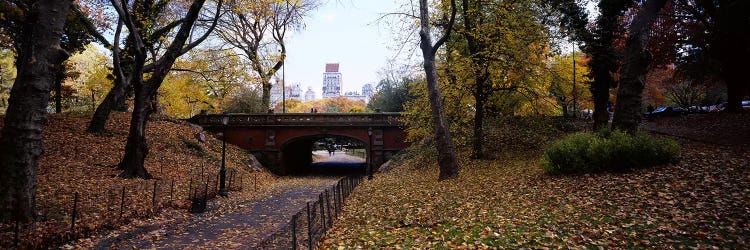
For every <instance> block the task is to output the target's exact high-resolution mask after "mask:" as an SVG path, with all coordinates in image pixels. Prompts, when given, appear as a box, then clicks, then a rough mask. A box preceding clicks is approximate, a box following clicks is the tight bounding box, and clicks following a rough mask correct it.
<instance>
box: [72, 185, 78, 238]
mask: <svg viewBox="0 0 750 250" xmlns="http://www.w3.org/2000/svg"><path fill="white" fill-rule="evenodd" d="M77 213H78V192H76V193H75V194H74V195H73V214H71V215H70V231H72V232H73V233H75V227H76V214H77Z"/></svg>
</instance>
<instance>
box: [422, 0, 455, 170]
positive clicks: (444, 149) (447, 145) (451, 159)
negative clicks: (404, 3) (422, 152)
mask: <svg viewBox="0 0 750 250" xmlns="http://www.w3.org/2000/svg"><path fill="white" fill-rule="evenodd" d="M429 9H430V6H429V5H428V4H427V0H419V24H420V30H419V40H420V46H419V47H420V48H421V50H422V57H423V67H424V71H425V77H426V79H427V89H428V92H429V99H430V109H431V110H432V112H431V113H432V123H433V126H434V127H433V130H434V136H435V146H436V148H437V152H438V165H439V166H440V174H439V176H438V179H439V180H446V179H453V178H457V177H458V161H457V159H456V149H455V148H454V146H453V138H451V131H450V124H449V123H448V122H447V121H446V117H445V110H444V109H443V102H442V97H441V95H440V88H439V87H438V74H437V66H436V63H435V55H436V54H437V52H438V49H440V46H442V45H443V43H445V41H446V39H448V37H450V34H451V30H452V28H453V23H454V21H455V19H456V1H455V0H451V1H450V9H451V10H450V19H449V21H448V24H447V26H446V27H445V33H444V34H443V35H442V36H441V37H440V38H439V39H438V40H437V42H435V44H433V43H432V28H431V26H432V25H431V24H430V12H429Z"/></svg>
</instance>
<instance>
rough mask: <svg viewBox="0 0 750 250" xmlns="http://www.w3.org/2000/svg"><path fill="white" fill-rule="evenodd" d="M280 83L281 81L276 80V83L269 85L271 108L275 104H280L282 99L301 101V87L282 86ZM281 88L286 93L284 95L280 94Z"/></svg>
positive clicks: (295, 85)
mask: <svg viewBox="0 0 750 250" xmlns="http://www.w3.org/2000/svg"><path fill="white" fill-rule="evenodd" d="M282 83H283V81H282V80H281V79H279V78H276V83H274V84H272V85H271V108H273V107H276V104H277V103H280V102H282V101H283V99H287V100H289V99H297V100H302V87H300V84H299V83H296V84H294V85H292V86H288V85H287V86H282ZM282 88H283V89H284V92H286V94H285V95H282V94H281V90H282Z"/></svg>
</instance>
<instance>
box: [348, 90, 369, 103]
mask: <svg viewBox="0 0 750 250" xmlns="http://www.w3.org/2000/svg"><path fill="white" fill-rule="evenodd" d="M344 97H345V98H348V99H352V100H362V101H364V102H367V97H366V96H364V95H361V94H359V92H357V91H351V92H346V93H344Z"/></svg>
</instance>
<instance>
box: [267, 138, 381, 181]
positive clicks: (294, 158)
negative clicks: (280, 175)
mask: <svg viewBox="0 0 750 250" xmlns="http://www.w3.org/2000/svg"><path fill="white" fill-rule="evenodd" d="M368 149H369V147H368V143H367V142H365V141H362V140H361V139H358V138H355V137H351V136H346V135H335V134H316V135H306V136H300V137H296V138H293V139H290V140H288V141H286V142H285V143H283V144H282V145H281V147H280V153H281V155H280V156H281V157H280V164H281V167H282V168H283V169H284V170H285V171H286V173H287V174H290V175H327V176H330V175H357V174H365V171H366V167H367V159H368V155H367V152H369V150H368Z"/></svg>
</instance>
